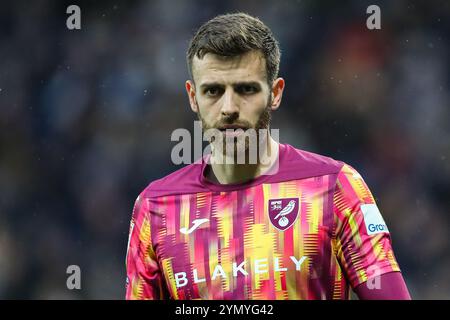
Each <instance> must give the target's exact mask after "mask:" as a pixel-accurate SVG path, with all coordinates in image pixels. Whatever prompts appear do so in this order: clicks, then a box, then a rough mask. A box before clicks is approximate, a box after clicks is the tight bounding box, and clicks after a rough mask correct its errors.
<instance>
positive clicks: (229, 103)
mask: <svg viewBox="0 0 450 320" xmlns="http://www.w3.org/2000/svg"><path fill="white" fill-rule="evenodd" d="M222 98H223V102H222V110H221V111H222V115H224V116H230V115H233V114H239V107H238V104H237V101H236V97H235V94H234V92H233V90H226V91H225V93H224V94H223V96H222Z"/></svg>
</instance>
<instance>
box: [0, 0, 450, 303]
mask: <svg viewBox="0 0 450 320" xmlns="http://www.w3.org/2000/svg"><path fill="white" fill-rule="evenodd" d="M69 4H78V5H79V6H80V7H81V11H82V29H81V30H79V31H70V30H68V29H67V28H66V18H67V16H68V15H67V14H66V8H67V6H68V5H69ZM370 4H377V5H379V6H380V7H381V13H382V30H380V31H369V30H367V29H366V27H365V21H366V18H367V16H368V15H367V14H366V12H365V11H366V8H367V6H368V5H370ZM232 11H245V12H248V13H250V14H252V15H256V16H258V17H260V18H261V19H262V20H263V21H264V22H265V23H266V24H268V25H269V26H270V27H271V28H272V30H273V32H274V34H275V36H276V37H277V38H278V40H279V41H280V45H281V49H282V62H281V72H280V74H281V76H283V77H284V78H285V79H286V81H287V86H286V90H285V96H284V100H283V103H282V107H281V108H280V110H278V111H277V112H276V113H275V114H274V115H273V118H274V120H273V125H272V127H273V128H279V129H280V140H281V141H282V142H287V143H290V144H292V145H294V146H296V147H298V148H302V149H306V150H309V151H313V152H318V153H321V154H324V155H327V156H331V157H333V158H336V159H340V160H343V161H346V162H347V163H349V164H351V165H352V166H354V167H355V168H356V169H357V170H358V171H359V172H360V173H361V174H362V175H363V177H364V178H365V180H366V182H367V183H368V185H369V187H370V188H371V190H372V192H373V194H374V196H375V197H376V199H377V203H378V205H379V207H380V210H381V212H382V213H383V216H384V218H385V220H386V222H387V224H388V226H389V228H390V230H391V233H392V238H393V245H394V249H395V253H396V256H397V259H398V260H399V262H400V265H401V268H402V269H403V273H404V277H405V279H406V282H407V284H408V286H409V289H410V292H411V294H412V296H413V298H416V299H450V272H449V270H450V245H449V241H448V239H449V235H448V233H449V231H450V228H449V225H450V221H449V220H450V215H449V213H450V212H449V211H450V201H449V191H450V163H449V159H450V152H449V151H450V79H449V75H450V72H449V71H450V64H449V56H450V48H449V35H450V20H449V18H450V3H449V2H448V1H420V2H419V1H416V2H415V1H406V0H400V1H370V2H367V1H360V0H358V1H356V0H355V1H339V2H337V1H282V2H278V1H260V0H258V1H245V2H243V1H240V0H236V1H217V2H213V1H206V0H204V1H195V2H194V1H164V0H158V1H95V3H94V2H93V1H73V2H70V3H64V2H63V1H43V0H40V1H2V2H1V4H0V298H3V299H12V298H24V299H95V298H99V299H122V298H123V297H124V290H125V289H124V285H125V266H124V260H125V252H126V244H127V236H128V226H129V220H130V215H131V209H132V205H133V203H134V200H135V198H136V196H137V195H138V193H139V192H140V191H141V190H142V189H143V188H144V187H145V186H146V185H147V184H148V183H149V182H150V181H151V180H154V179H156V178H159V177H162V176H163V175H165V174H167V173H169V172H171V171H173V170H175V169H177V167H176V166H174V165H172V164H171V162H170V151H171V148H172V147H173V146H174V145H175V143H174V142H171V141H170V134H171V132H172V131H173V130H174V129H175V128H182V127H184V128H187V129H189V130H190V131H192V130H193V120H195V116H194V114H193V113H192V112H191V111H190V109H189V106H188V100H187V97H186V94H185V92H184V81H185V79H187V71H186V66H185V51H186V49H187V44H188V41H189V39H190V37H191V35H192V34H193V32H194V30H195V29H196V28H197V27H198V26H199V25H200V24H201V23H202V22H205V21H206V20H208V19H210V18H212V17H213V16H215V15H216V14H219V13H225V12H232ZM72 264H75V265H79V266H80V268H81V276H82V278H81V285H82V289H81V290H73V291H70V290H68V289H67V288H66V278H67V276H68V275H67V274H66V268H67V266H68V265H72Z"/></svg>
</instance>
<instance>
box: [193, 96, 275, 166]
mask: <svg viewBox="0 0 450 320" xmlns="http://www.w3.org/2000/svg"><path fill="white" fill-rule="evenodd" d="M271 105H272V100H271V96H269V99H268V103H267V105H266V107H265V108H264V110H263V111H262V112H261V114H260V116H259V118H258V120H257V122H256V124H255V126H252V125H251V124H250V123H249V122H248V121H241V120H239V119H237V117H236V115H231V116H229V117H226V118H223V119H221V120H220V121H218V122H217V123H215V124H214V125H208V124H207V123H206V122H205V120H204V119H203V117H202V116H201V114H200V112H198V113H197V114H198V118H199V120H200V121H201V122H202V128H203V130H204V132H206V131H207V130H209V129H218V128H220V127H221V126H223V125H238V126H241V127H244V128H246V130H243V131H244V133H241V134H240V135H238V136H226V135H225V133H224V132H220V134H216V135H213V136H211V137H209V143H210V145H211V149H212V152H213V154H214V156H215V157H216V156H219V154H220V150H222V152H221V153H222V157H223V158H225V159H227V160H225V161H226V163H234V164H235V163H238V164H249V163H251V164H256V163H258V162H259V155H260V151H261V150H260V149H261V148H267V142H268V137H269V126H270V121H271V112H272V111H271ZM251 129H253V130H251ZM238 130H242V129H238ZM214 132H216V131H214ZM216 133H217V132H216ZM217 150H218V151H217ZM255 157H256V159H255ZM243 160H244V162H243Z"/></svg>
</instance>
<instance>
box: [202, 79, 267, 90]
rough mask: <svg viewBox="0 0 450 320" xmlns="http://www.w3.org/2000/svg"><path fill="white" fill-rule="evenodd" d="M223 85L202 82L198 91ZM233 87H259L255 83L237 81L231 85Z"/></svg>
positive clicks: (257, 83)
mask: <svg viewBox="0 0 450 320" xmlns="http://www.w3.org/2000/svg"><path fill="white" fill-rule="evenodd" d="M223 86H224V85H223V84H222V83H219V82H204V83H202V84H201V85H200V89H203V88H211V87H223ZM232 86H233V87H242V86H254V87H257V88H260V87H261V85H260V84H259V82H257V81H239V82H234V83H232Z"/></svg>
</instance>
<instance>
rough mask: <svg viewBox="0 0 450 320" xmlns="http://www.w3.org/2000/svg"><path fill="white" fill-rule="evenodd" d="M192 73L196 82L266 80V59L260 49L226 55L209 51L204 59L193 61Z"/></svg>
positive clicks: (196, 58)
mask: <svg viewBox="0 0 450 320" xmlns="http://www.w3.org/2000/svg"><path fill="white" fill-rule="evenodd" d="M192 73H193V76H194V78H195V81H196V82H205V81H207V82H210V81H221V80H231V79H233V80H235V81H245V80H251V81H266V78H267V74H266V64H265V59H264V56H263V54H262V52H260V51H256V50H255V51H249V52H246V53H244V54H242V55H238V56H233V57H225V56H219V55H216V54H213V53H207V54H205V55H204V56H203V58H202V59H199V58H198V57H197V56H195V57H194V59H193V61H192Z"/></svg>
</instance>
